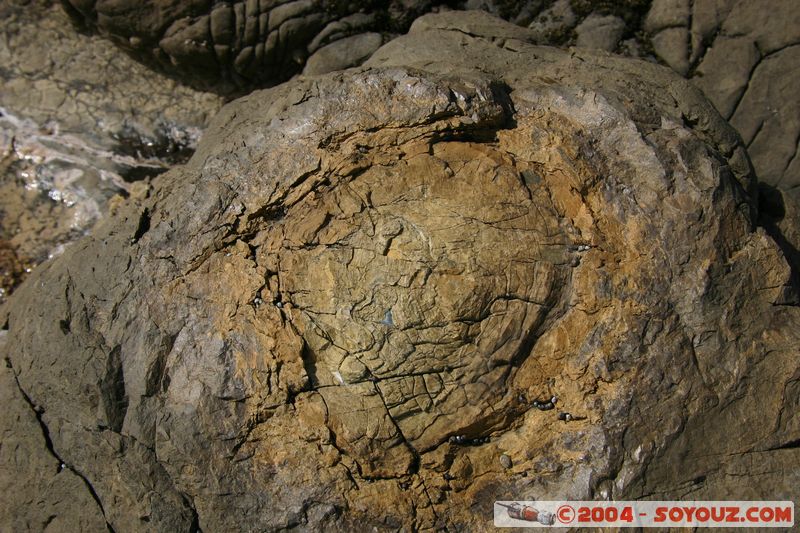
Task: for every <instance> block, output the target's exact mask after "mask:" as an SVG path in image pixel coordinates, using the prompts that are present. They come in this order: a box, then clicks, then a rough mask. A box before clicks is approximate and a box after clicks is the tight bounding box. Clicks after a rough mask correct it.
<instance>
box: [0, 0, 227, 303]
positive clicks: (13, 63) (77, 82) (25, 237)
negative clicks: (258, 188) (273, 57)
mask: <svg viewBox="0 0 800 533" xmlns="http://www.w3.org/2000/svg"><path fill="white" fill-rule="evenodd" d="M0 20H2V23H1V24H0V65H2V68H0V84H2V87H3V88H2V91H0V241H3V242H6V243H8V246H9V249H10V250H11V251H12V252H13V253H14V254H15V255H16V256H17V259H18V264H19V265H20V266H21V267H22V269H21V270H19V269H18V272H17V275H16V276H12V277H14V279H17V278H20V277H24V274H25V272H24V270H25V268H29V267H32V266H34V265H36V264H38V263H40V262H41V261H43V260H45V259H47V257H48V256H50V255H53V254H57V253H59V251H60V250H61V248H62V247H63V246H64V245H66V244H68V243H70V242H72V241H74V240H75V239H76V238H78V237H80V236H82V235H83V234H85V232H86V231H88V230H89V229H90V228H91V227H92V225H93V224H94V223H95V222H96V221H97V220H98V218H100V217H101V216H102V215H103V214H105V213H106V212H107V210H108V208H109V206H108V201H109V199H110V198H112V197H114V195H116V194H119V193H123V194H131V193H135V191H133V190H132V189H131V188H132V185H131V183H132V182H133V181H136V180H142V179H146V178H148V177H152V176H155V175H157V174H159V173H162V172H164V171H165V170H166V169H168V168H169V167H170V166H172V165H173V164H175V163H178V162H182V161H185V160H186V158H187V157H188V155H190V154H191V152H192V150H193V149H194V147H195V145H196V142H197V139H198V138H199V136H200V134H201V132H202V129H203V128H204V127H205V125H206V123H207V121H208V119H209V118H210V117H211V116H212V115H214V114H215V113H216V111H217V110H218V109H219V108H220V107H221V105H222V100H221V98H220V97H218V96H215V95H212V94H205V93H200V92H198V91H195V90H192V89H189V88H187V87H184V86H182V85H180V84H179V83H178V82H176V81H174V80H172V79H169V78H167V77H166V76H164V75H161V74H158V73H155V72H152V71H150V70H149V69H147V68H146V67H144V66H143V65H141V64H139V63H137V62H136V61H134V60H132V59H131V58H130V57H128V56H127V55H126V54H124V53H123V52H122V51H121V50H119V49H117V48H115V47H113V46H109V45H108V42H107V41H105V40H104V39H101V38H99V37H90V36H85V35H79V34H77V33H76V32H75V31H74V30H73V29H72V27H71V25H70V23H69V19H68V18H67V16H66V15H65V14H64V13H63V11H62V10H61V8H60V7H58V6H57V5H53V4H52V2H48V1H44V0H34V1H29V2H24V3H17V2H14V1H12V0H0ZM14 286H15V283H9V284H8V285H6V284H5V283H4V287H3V289H6V290H9V289H13V287H14ZM3 299H4V296H3V295H2V294H0V302H2V301H3Z"/></svg>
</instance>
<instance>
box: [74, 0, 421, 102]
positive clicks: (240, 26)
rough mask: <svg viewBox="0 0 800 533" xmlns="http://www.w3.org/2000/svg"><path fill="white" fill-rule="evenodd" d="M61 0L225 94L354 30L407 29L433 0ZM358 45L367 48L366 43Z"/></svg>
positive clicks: (117, 38)
mask: <svg viewBox="0 0 800 533" xmlns="http://www.w3.org/2000/svg"><path fill="white" fill-rule="evenodd" d="M63 4H64V6H65V8H66V10H67V12H68V13H69V14H70V15H71V16H72V18H73V19H74V20H75V21H76V22H77V23H78V24H79V25H81V26H83V27H86V28H89V29H91V30H94V31H96V32H97V33H99V34H101V35H104V36H106V37H108V38H110V39H112V40H113V41H114V42H115V43H116V44H117V45H119V46H121V47H123V48H125V49H126V50H127V51H128V52H130V53H131V54H132V55H134V56H136V57H138V58H140V59H142V60H144V61H145V62H147V63H149V64H151V65H157V66H159V67H161V68H162V69H164V70H166V71H167V72H169V73H171V74H173V75H179V76H180V77H181V78H182V79H183V80H184V81H187V82H189V83H192V84H193V85H195V86H198V87H201V88H210V89H213V90H214V91H217V92H221V93H225V94H231V93H236V92H241V91H243V90H244V91H247V90H250V89H252V88H253V87H256V86H265V85H267V86H269V85H274V84H276V83H280V82H282V81H285V80H286V79H288V78H289V77H291V76H292V75H294V74H297V73H299V72H300V71H302V69H303V66H304V65H305V63H306V60H307V59H308V58H309V56H310V55H311V54H313V53H314V52H315V51H316V50H317V49H318V48H319V47H321V46H323V45H325V44H330V43H333V41H336V40H339V39H342V38H345V37H349V36H351V35H353V34H355V33H364V32H369V31H378V32H387V33H397V32H402V31H405V30H406V29H407V28H408V26H409V25H410V24H411V21H412V20H413V19H414V18H415V17H416V16H418V15H419V14H420V13H423V12H426V11H429V10H430V9H431V8H432V7H433V6H432V4H433V2H430V1H429V0H392V1H379V2H361V3H359V2H351V3H347V2H337V1H334V0H322V1H319V0H293V1H288V2H285V1H282V2H271V1H270V2H265V1H257V0H241V1H235V2H225V3H218V2H208V1H192V2H184V1H182V0H145V1H138V0H122V1H116V2H107V1H102V0H101V1H97V0H90V1H85V0H64V1H63ZM326 41H327V42H326ZM358 46H360V47H361V48H358V49H359V50H361V51H363V50H364V48H363V47H364V46H365V43H364V42H363V41H362V42H360V43H359V44H358ZM355 55H356V56H357V55H358V54H355ZM353 59H357V57H355V56H354V57H353ZM319 61H320V59H317V61H316V62H317V63H319ZM327 61H328V62H330V61H331V60H327ZM312 70H314V67H312Z"/></svg>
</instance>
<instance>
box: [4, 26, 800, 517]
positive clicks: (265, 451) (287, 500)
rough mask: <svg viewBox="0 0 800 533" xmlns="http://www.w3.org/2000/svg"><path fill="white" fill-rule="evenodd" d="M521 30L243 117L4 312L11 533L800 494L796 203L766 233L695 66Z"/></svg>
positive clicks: (427, 54)
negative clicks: (510, 504) (544, 42)
mask: <svg viewBox="0 0 800 533" xmlns="http://www.w3.org/2000/svg"><path fill="white" fill-rule="evenodd" d="M465 27H468V31H465V30H464V29H463V28H465ZM448 28H453V29H448ZM518 30H519V28H517V27H514V26H510V25H509V26H505V27H504V26H503V25H502V24H501V23H499V22H497V21H496V20H495V19H489V18H488V17H484V18H482V19H481V18H480V17H477V16H475V15H463V14H446V15H439V16H428V17H424V18H422V19H420V20H418V21H417V22H416V23H415V25H414V26H413V27H412V31H411V33H410V35H409V36H407V37H403V38H400V39H397V40H395V41H392V42H390V43H389V44H387V45H385V46H384V47H382V48H381V49H380V50H379V51H378V52H377V53H376V54H375V55H373V57H372V58H371V59H370V61H369V63H368V65H367V66H366V67H364V68H363V69H360V70H353V71H347V72H344V73H335V74H329V75H325V76H322V77H308V78H299V79H297V80H295V81H293V82H290V83H287V84H284V85H282V86H280V87H277V88H274V89H269V90H265V91H259V92H255V93H253V94H250V95H248V96H246V97H244V98H242V99H240V100H237V101H236V102H233V103H231V104H229V105H228V106H226V107H225V108H223V110H222V111H221V112H220V114H219V115H218V116H217V118H216V119H215V120H214V123H213V125H212V127H211V128H210V130H209V131H208V133H207V134H206V136H205V137H204V138H203V140H202V142H201V145H200V147H199V148H198V151H197V152H196V153H195V155H194V156H193V158H192V159H191V160H190V161H189V162H188V163H187V164H186V165H185V166H183V167H179V168H176V169H174V170H172V171H170V172H169V173H168V174H167V175H166V176H165V179H162V180H160V182H159V183H158V184H156V187H155V190H154V191H153V192H152V194H150V195H149V196H148V197H146V198H140V199H138V200H135V201H132V202H130V203H129V204H127V205H125V206H123V207H122V208H121V209H120V210H119V212H118V213H117V214H116V215H114V216H112V217H110V218H109V219H108V220H106V221H104V222H102V223H101V224H100V225H99V226H98V227H97V228H96V229H95V231H94V232H93V234H92V235H91V236H89V237H87V238H85V239H83V240H81V241H79V242H78V243H76V244H75V245H73V246H72V247H70V248H69V249H67V250H66V251H65V253H64V254H63V255H62V256H61V257H59V258H57V259H56V260H53V261H50V262H48V263H46V264H45V265H43V266H42V267H41V268H39V269H37V270H36V271H35V272H34V273H33V275H32V276H31V277H30V278H29V279H28V280H27V282H25V283H24V284H23V285H22V287H21V288H20V289H19V291H18V292H17V293H16V294H15V295H14V297H13V299H12V300H11V302H10V303H9V305H8V306H7V307H6V308H5V309H4V316H5V318H4V319H3V320H2V322H5V330H7V332H4V333H3V334H2V337H0V346H2V350H3V358H4V360H5V362H6V367H7V368H5V369H3V372H2V375H0V378H2V380H3V385H2V394H3V399H4V400H5V403H4V405H5V406H6V409H4V410H3V412H2V414H0V434H2V435H3V447H2V448H0V485H2V487H3V489H4V501H3V505H4V506H5V508H4V509H3V510H2V512H0V517H2V520H3V523H2V526H0V528H2V529H15V530H16V529H26V528H30V529H39V528H41V527H42V526H41V525H42V524H47V523H56V524H63V525H64V527H67V528H69V527H80V528H83V529H85V530H98V531H100V530H104V529H105V527H106V524H107V525H108V526H109V527H111V528H113V530H115V531H134V530H135V531H142V530H151V531H186V530H196V529H197V528H198V527H199V528H200V529H202V530H204V531H240V530H242V531H243V530H258V531H263V530H274V529H281V528H292V527H300V528H303V529H311V530H342V531H350V530H353V529H358V530H364V529H372V528H373V527H374V528H376V529H378V530H397V529H400V528H405V529H406V530H425V529H442V528H449V529H455V530H481V529H489V528H490V527H491V519H492V518H491V517H492V514H491V509H492V504H493V502H494V500H497V499H559V498H574V499H584V498H592V497H601V498H602V497H610V496H613V497H615V498H617V499H624V498H636V497H645V496H658V497H659V498H660V499H670V498H679V497H680V498H685V497H695V496H696V497H697V498H701V497H706V496H708V499H736V498H738V497H741V498H748V497H755V498H756V499H761V498H767V497H768V498H769V499H776V500H778V499H791V500H794V501H795V502H797V501H798V493H797V487H798V486H800V484H798V483H797V482H796V480H794V481H793V480H792V479H791V476H788V475H785V473H784V469H786V468H794V466H795V465H797V464H798V457H800V451H799V450H798V448H797V445H796V443H797V442H798V439H800V418H798V412H799V411H798V409H797V407H798V406H797V402H798V389H797V384H798V382H799V381H798V376H799V375H800V369H799V368H798V361H797V357H796V347H797V346H798V345H800V308H798V307H797V286H796V284H794V282H793V279H794V281H796V276H795V278H793V270H792V269H793V268H794V269H797V267H798V265H797V263H796V262H795V263H793V264H790V263H789V262H788V261H787V253H786V252H785V250H789V247H787V246H786V243H787V242H789V243H791V241H790V239H792V237H791V236H789V237H787V236H786V235H784V234H783V233H782V232H781V231H782V228H783V227H785V223H786V221H787V220H789V219H791V218H792V217H796V216H797V215H796V213H797V212H796V210H795V208H794V207H792V206H793V205H794V204H787V205H785V206H784V208H783V212H782V213H779V209H778V208H777V207H775V206H773V208H772V209H771V210H770V211H769V212H767V211H766V210H765V208H764V206H767V205H771V204H769V203H765V202H762V208H761V212H759V204H758V201H757V197H758V190H757V186H756V182H755V180H754V177H753V175H752V173H751V167H750V165H749V162H748V160H747V157H746V155H745V150H744V146H743V145H742V144H741V141H740V139H739V137H738V136H737V135H736V133H735V132H734V131H733V130H732V129H731V128H730V127H729V126H728V125H727V123H726V122H725V121H724V120H723V119H722V118H721V117H720V116H719V115H718V114H717V113H716V112H715V111H714V109H713V108H712V106H711V105H710V104H709V103H708V102H707V101H706V100H705V99H704V98H703V97H702V96H701V94H700V92H699V91H698V90H697V89H696V88H694V87H693V86H691V85H690V84H689V83H688V82H687V81H685V80H683V79H682V78H680V77H679V76H677V75H676V74H674V73H671V72H670V71H669V70H667V69H665V68H663V67H659V66H656V65H652V64H648V63H644V62H640V61H634V60H629V59H624V58H620V57H614V56H610V55H608V54H604V53H599V52H592V51H589V50H575V51H572V52H564V51H558V50H555V49H550V48H542V47H537V46H534V45H531V44H529V43H527V42H525V41H524V40H522V39H518V38H515V37H509V36H507V35H508V34H511V33H514V32H517V31H518ZM498 32H500V33H499V34H498ZM766 215H771V216H772V217H773V218H772V219H770V220H771V223H770V224H769V227H767V224H766V223H764V225H763V226H762V225H759V224H758V222H759V221H762V222H763V221H764V220H766ZM789 227H792V225H791V224H789ZM782 246H783V247H782ZM795 251H796V249H795ZM89 265H90V266H89ZM794 273H795V274H796V270H795V271H794ZM552 395H556V396H557V397H558V398H557V403H556V404H555V409H552V410H541V409H540V408H538V407H536V405H541V404H540V403H537V404H536V405H535V404H534V402H540V401H542V399H543V398H544V399H545V400H544V401H545V402H546V401H549V400H547V399H549V398H551V396H552ZM566 412H569V413H570V414H571V415H573V417H574V419H573V420H571V421H569V422H563V421H560V420H559V416H558V415H559V413H566ZM6 443H19V445H20V447H22V446H24V447H25V448H26V453H25V454H20V453H19V451H18V450H19V449H20V448H19V447H17V446H16V445H14V446H10V445H9V446H7V445H6ZM503 457H506V458H507V459H503ZM754 460H756V461H757V467H754V466H753V464H752V461H754ZM744 480H746V482H745V481H744ZM45 486H46V487H48V490H47V491H46V492H42V489H41V487H45ZM712 496H713V498H712ZM84 509H85V510H84Z"/></svg>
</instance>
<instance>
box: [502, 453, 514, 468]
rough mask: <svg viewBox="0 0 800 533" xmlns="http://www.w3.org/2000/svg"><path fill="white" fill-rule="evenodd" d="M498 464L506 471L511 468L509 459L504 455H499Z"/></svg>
mask: <svg viewBox="0 0 800 533" xmlns="http://www.w3.org/2000/svg"><path fill="white" fill-rule="evenodd" d="M500 464H501V465H502V466H503V468H506V469H508V468H511V465H512V462H511V457H509V456H508V455H506V454H503V455H501V456H500Z"/></svg>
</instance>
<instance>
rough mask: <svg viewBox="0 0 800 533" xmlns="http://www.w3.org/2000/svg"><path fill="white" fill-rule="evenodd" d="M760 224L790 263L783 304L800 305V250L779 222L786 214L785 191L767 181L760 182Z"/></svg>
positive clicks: (780, 302)
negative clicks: (783, 230)
mask: <svg viewBox="0 0 800 533" xmlns="http://www.w3.org/2000/svg"><path fill="white" fill-rule="evenodd" d="M758 187H759V190H758V225H759V226H761V227H762V228H764V230H765V231H766V232H767V235H769V236H770V237H771V238H772V240H774V241H775V243H776V244H777V245H778V247H779V248H780V249H781V252H783V255H784V257H785V258H786V262H787V263H788V264H789V269H790V275H789V283H788V284H787V288H786V291H785V294H784V296H783V298H782V299H781V301H779V302H776V303H779V304H782V305H800V250H798V249H797V247H796V246H795V244H794V243H792V242H790V241H789V240H788V239H787V238H786V236H785V235H784V234H783V232H782V231H781V229H780V227H779V226H778V223H779V222H780V221H782V220H783V218H784V217H785V216H786V207H785V205H784V202H783V193H782V192H781V191H780V190H779V189H777V188H775V187H773V186H771V185H768V184H766V183H759V184H758Z"/></svg>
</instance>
